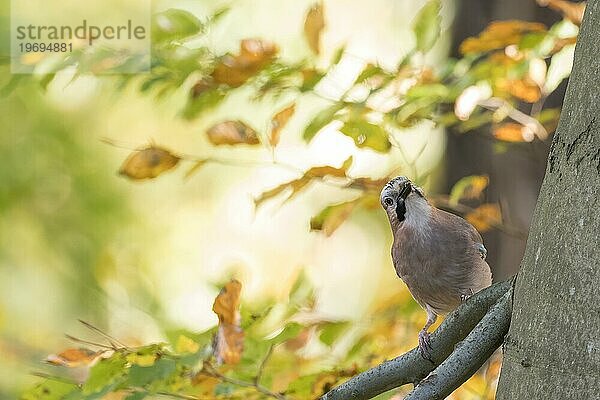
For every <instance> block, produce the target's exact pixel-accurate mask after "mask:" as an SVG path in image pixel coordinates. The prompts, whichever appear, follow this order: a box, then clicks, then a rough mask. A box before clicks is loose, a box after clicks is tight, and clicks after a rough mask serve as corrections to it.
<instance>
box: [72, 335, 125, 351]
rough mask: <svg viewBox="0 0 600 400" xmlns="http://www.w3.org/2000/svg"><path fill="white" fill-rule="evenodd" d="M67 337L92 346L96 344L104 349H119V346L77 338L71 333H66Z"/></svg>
mask: <svg viewBox="0 0 600 400" xmlns="http://www.w3.org/2000/svg"><path fill="white" fill-rule="evenodd" d="M65 337H66V338H67V339H69V340H72V341H73V342H77V343H83V344H89V345H91V346H96V347H102V348H103V349H110V350H118V349H119V348H118V347H114V346H109V345H106V344H102V343H97V342H92V341H89V340H84V339H79V338H76V337H75V336H71V335H69V334H65Z"/></svg>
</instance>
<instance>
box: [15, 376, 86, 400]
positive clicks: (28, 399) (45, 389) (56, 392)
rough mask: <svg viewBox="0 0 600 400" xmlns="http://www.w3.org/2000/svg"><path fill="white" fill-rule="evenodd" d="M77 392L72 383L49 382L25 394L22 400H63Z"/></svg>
mask: <svg viewBox="0 0 600 400" xmlns="http://www.w3.org/2000/svg"><path fill="white" fill-rule="evenodd" d="M76 390H77V386H76V385H74V384H72V383H66V382H60V381H53V380H47V381H45V382H42V383H40V384H39V385H37V386H35V387H34V388H32V389H30V390H28V391H26V392H25V393H23V394H22V395H21V397H20V400H62V399H63V398H64V397H65V396H67V395H69V394H70V393H73V392H75V391H76Z"/></svg>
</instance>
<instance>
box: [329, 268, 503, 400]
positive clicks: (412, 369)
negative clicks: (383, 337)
mask: <svg viewBox="0 0 600 400" xmlns="http://www.w3.org/2000/svg"><path fill="white" fill-rule="evenodd" d="M512 284H513V279H509V280H507V281H504V282H500V283H496V284H494V285H492V286H490V287H489V288H487V289H484V290H482V291H481V292H479V293H476V294H475V295H473V296H471V298H469V299H468V300H467V301H466V302H465V303H464V304H462V305H461V306H460V307H458V308H457V309H456V310H454V311H453V312H452V313H451V314H449V315H448V316H447V317H446V319H445V320H444V322H442V324H441V325H440V327H439V328H438V329H437V330H436V331H435V332H434V333H433V334H432V335H431V346H432V348H433V350H432V354H431V356H432V357H431V359H432V360H433V362H431V361H429V360H425V359H424V358H423V357H421V354H420V353H419V350H418V348H414V349H412V350H411V351H409V352H407V353H404V354H402V355H401V356H398V357H396V358H395V359H393V360H390V361H386V362H384V363H382V364H380V365H378V366H376V367H374V368H371V369H370V370H368V371H365V372H363V373H361V374H359V375H357V376H355V377H354V378H352V379H350V380H349V381H347V382H345V383H343V384H341V385H340V386H338V387H336V388H334V389H332V390H331V391H329V392H328V393H326V394H325V395H323V397H321V399H322V400H348V399H355V400H366V399H370V398H373V397H375V396H377V395H378V394H381V393H383V392H386V391H388V390H390V389H393V388H396V387H399V386H402V385H405V384H407V383H413V382H418V381H420V380H421V379H423V378H424V377H425V376H427V374H429V373H430V372H431V371H432V370H433V369H434V368H435V367H436V366H437V365H439V364H440V363H441V362H442V361H444V360H445V359H446V358H447V357H448V356H449V355H450V353H452V351H453V350H454V345H455V344H456V343H458V342H460V341H461V340H463V339H464V338H465V337H466V336H467V335H468V334H469V333H470V332H471V330H473V328H474V327H475V326H476V325H477V323H478V322H479V321H481V319H482V318H483V316H484V315H485V314H486V313H487V312H488V310H489V309H490V307H491V306H493V305H494V304H495V303H496V302H497V301H498V299H499V298H500V297H502V296H503V295H504V294H505V293H506V292H507V291H508V290H509V289H510V288H511V287H512Z"/></svg>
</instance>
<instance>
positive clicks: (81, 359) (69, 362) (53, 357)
mask: <svg viewBox="0 0 600 400" xmlns="http://www.w3.org/2000/svg"><path fill="white" fill-rule="evenodd" d="M103 353H104V352H103V351H98V352H96V351H92V350H89V349H85V348H78V349H67V350H65V351H63V352H61V353H59V354H50V355H49V356H48V357H46V359H45V361H46V362H47V363H50V364H53V365H60V366H63V367H69V368H71V367H78V366H82V365H90V364H91V363H93V362H94V361H95V360H96V359H97V358H98V357H100V355H102V354H103Z"/></svg>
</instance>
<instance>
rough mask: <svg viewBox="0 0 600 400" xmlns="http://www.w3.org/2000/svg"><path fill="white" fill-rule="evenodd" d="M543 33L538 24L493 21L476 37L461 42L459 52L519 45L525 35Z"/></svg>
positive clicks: (465, 52) (540, 25)
mask: <svg viewBox="0 0 600 400" xmlns="http://www.w3.org/2000/svg"><path fill="white" fill-rule="evenodd" d="M545 31H546V27H545V26H544V24H540V23H538V22H527V21H519V20H508V21H494V22H492V23H491V24H489V25H488V26H487V28H486V29H485V30H484V31H483V32H481V33H480V34H479V36H478V37H470V38H467V39H466V40H465V41H463V42H462V44H461V45H460V52H461V53H462V54H471V53H482V52H485V51H490V50H495V49H501V48H504V47H506V46H509V45H511V44H515V45H516V44H519V41H520V40H521V38H522V37H523V36H524V35H525V34H527V33H531V32H545Z"/></svg>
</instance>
